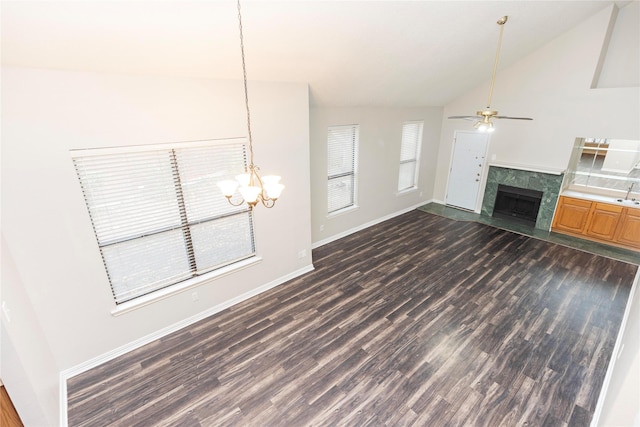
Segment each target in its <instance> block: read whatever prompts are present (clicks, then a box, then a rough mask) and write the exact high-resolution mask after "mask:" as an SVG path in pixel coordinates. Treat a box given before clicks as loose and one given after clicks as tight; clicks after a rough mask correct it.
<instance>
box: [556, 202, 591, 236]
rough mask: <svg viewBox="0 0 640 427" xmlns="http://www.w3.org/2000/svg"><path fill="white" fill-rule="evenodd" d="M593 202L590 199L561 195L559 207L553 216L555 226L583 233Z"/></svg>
mask: <svg viewBox="0 0 640 427" xmlns="http://www.w3.org/2000/svg"><path fill="white" fill-rule="evenodd" d="M591 204H592V202H590V201H589V200H582V199H574V198H571V197H560V201H559V202H558V209H557V210H556V214H555V217H554V218H553V228H557V229H559V230H564V231H569V232H571V233H579V234H582V232H583V231H584V228H585V226H586V225H587V219H588V218H589V210H590V209H591Z"/></svg>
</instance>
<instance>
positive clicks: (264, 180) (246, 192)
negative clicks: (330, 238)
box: [218, 0, 284, 209]
mask: <svg viewBox="0 0 640 427" xmlns="http://www.w3.org/2000/svg"><path fill="white" fill-rule="evenodd" d="M238 23H239V27H240V52H241V53H242V74H243V81H244V102H245V106H246V108H247V132H248V134H249V166H247V167H246V168H245V173H243V174H241V175H238V176H236V179H235V181H234V180H227V181H220V182H218V187H219V188H220V190H221V191H222V194H224V196H225V197H226V198H227V200H228V201H229V203H230V204H232V205H233V206H240V205H242V204H243V203H245V202H246V203H247V205H249V209H253V207H254V206H256V205H257V204H258V203H261V204H262V205H263V206H265V207H267V208H272V207H273V205H275V203H276V200H278V197H280V194H281V193H282V190H284V185H282V184H280V177H279V176H276V175H268V176H264V177H260V175H259V174H258V170H260V168H259V167H258V166H256V165H255V164H254V163H253V139H252V137H251V113H250V112H249V95H248V90H247V67H246V64H245V59H244V38H243V36H242V14H241V13H240V0H238ZM236 190H238V191H239V192H240V195H241V196H242V200H240V201H238V202H234V201H232V200H231V198H232V197H233V195H234V193H235V192H236Z"/></svg>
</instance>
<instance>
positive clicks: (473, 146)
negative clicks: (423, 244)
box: [445, 131, 489, 211]
mask: <svg viewBox="0 0 640 427" xmlns="http://www.w3.org/2000/svg"><path fill="white" fill-rule="evenodd" d="M488 145H489V135H488V134H486V133H479V132H461V131H459V132H456V134H455V138H454V141H453V160H452V161H451V170H450V171H449V183H448V185H447V196H446V198H445V203H446V204H447V205H451V206H456V207H459V208H463V209H468V210H471V211H473V210H475V209H476V203H477V201H478V192H479V191H480V181H481V179H482V170H483V169H484V161H485V156H486V154H487V147H488Z"/></svg>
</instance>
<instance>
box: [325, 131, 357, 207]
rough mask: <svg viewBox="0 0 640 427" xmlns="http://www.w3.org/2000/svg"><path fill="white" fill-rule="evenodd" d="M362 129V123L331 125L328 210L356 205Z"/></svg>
mask: <svg viewBox="0 0 640 427" xmlns="http://www.w3.org/2000/svg"><path fill="white" fill-rule="evenodd" d="M358 130H359V127H358V125H348V126H331V127H329V130H328V137H327V175H328V182H327V207H328V209H327V210H328V213H333V212H337V211H339V210H341V209H345V208H348V207H351V206H355V203H356V188H357V179H356V176H357V168H358V158H357V156H358Z"/></svg>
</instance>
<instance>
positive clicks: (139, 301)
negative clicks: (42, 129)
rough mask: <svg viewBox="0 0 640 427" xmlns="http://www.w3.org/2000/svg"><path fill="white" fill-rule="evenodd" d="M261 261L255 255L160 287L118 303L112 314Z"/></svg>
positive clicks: (148, 302) (150, 302)
mask: <svg viewBox="0 0 640 427" xmlns="http://www.w3.org/2000/svg"><path fill="white" fill-rule="evenodd" d="M261 261H262V258H261V257H259V256H254V257H251V258H249V259H245V260H242V261H239V262H237V263H235V264H232V265H228V266H226V267H223V268H220V269H218V270H215V271H211V272H209V273H206V274H203V275H202V276H198V277H194V278H192V279H189V280H185V281H184V282H180V283H177V284H175V285H173V286H169V287H167V288H164V289H160V290H158V291H156V292H153V293H150V294H148V295H143V296H141V297H138V298H136V299H134V300H131V301H127V302H124V303H122V304H118V305H117V306H116V307H115V308H114V309H113V310H111V315H112V316H120V315H122V314H125V313H129V312H131V311H133V310H137V309H139V308H141V307H145V306H147V305H150V304H153V303H155V302H158V301H161V300H163V299H165V298H169V297H171V296H173V295H176V294H179V293H181V292H184V291H186V290H189V289H193V288H195V287H196V286H200V285H203V284H205V283H207V282H209V281H212V280H216V279H219V278H220V277H224V276H227V275H229V274H231V273H235V272H236V271H239V270H243V269H245V268H248V267H251V266H252V265H255V264H258V263H259V262H261Z"/></svg>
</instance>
